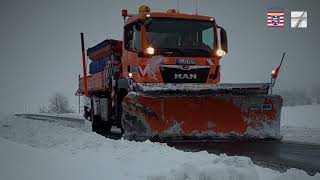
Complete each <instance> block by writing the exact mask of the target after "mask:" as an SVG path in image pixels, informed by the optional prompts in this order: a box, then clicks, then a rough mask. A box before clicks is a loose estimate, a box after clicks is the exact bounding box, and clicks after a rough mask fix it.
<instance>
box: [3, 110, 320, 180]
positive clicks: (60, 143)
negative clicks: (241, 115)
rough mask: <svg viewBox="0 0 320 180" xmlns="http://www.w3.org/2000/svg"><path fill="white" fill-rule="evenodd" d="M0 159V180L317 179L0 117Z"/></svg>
mask: <svg viewBox="0 0 320 180" xmlns="http://www.w3.org/2000/svg"><path fill="white" fill-rule="evenodd" d="M0 159H1V161H0V177H1V178H0V179H17V180H18V179H19V180H21V179H33V180H37V179H41V180H43V179H148V180H152V179H157V180H161V179H164V180H169V179H177V180H180V179H181V180H182V179H183V180H185V179H190V180H191V179H224V180H227V179H233V180H236V179H243V180H250V179H255V180H256V179H288V180H289V179H290V180H291V179H320V174H319V173H318V174H316V175H315V176H309V175H307V174H306V173H305V172H304V171H301V170H297V169H290V170H288V171H287V172H285V173H280V172H277V171H274V170H271V169H266V168H262V167H259V166H256V165H254V164H253V163H252V161H251V159H250V158H248V157H241V156H227V155H224V154H221V155H214V154H209V153H207V152H197V153H192V152H183V151H179V150H176V149H175V148H172V147H169V146H167V145H164V144H159V143H151V142H130V141H126V140H112V139H106V138H104V137H102V136H100V135H97V134H95V133H88V132H84V131H83V130H81V129H78V128H70V127H65V126H62V125H61V124H57V123H54V122H46V121H33V120H28V119H25V118H22V117H16V116H13V115H0Z"/></svg>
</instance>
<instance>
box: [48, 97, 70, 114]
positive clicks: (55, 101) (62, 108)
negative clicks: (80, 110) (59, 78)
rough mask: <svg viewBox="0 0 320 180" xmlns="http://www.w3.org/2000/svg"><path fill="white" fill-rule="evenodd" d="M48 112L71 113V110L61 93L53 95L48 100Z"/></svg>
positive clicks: (66, 99)
mask: <svg viewBox="0 0 320 180" xmlns="http://www.w3.org/2000/svg"><path fill="white" fill-rule="evenodd" d="M48 108H49V112H51V113H57V114H62V113H71V112H73V110H72V108H71V107H70V105H69V101H68V98H67V97H66V96H64V95H63V94H61V93H54V94H53V96H52V97H51V98H50V99H49V107H48Z"/></svg>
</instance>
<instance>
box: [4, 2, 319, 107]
mask: <svg viewBox="0 0 320 180" xmlns="http://www.w3.org/2000/svg"><path fill="white" fill-rule="evenodd" d="M143 2H145V1H143V0H118V1H115V0H113V1H111V0H91V1H87V0H55V1H53V0H52V1H49V0H29V1H22V0H20V1H18V0H2V1H1V6H0V23H1V26H0V32H1V33H0V52H1V56H0V61H1V65H0V83H1V84H0V86H1V89H0V96H1V98H0V111H10V112H23V111H24V110H25V107H27V111H29V112H33V111H37V110H38V109H39V107H40V105H46V104H47V101H48V99H49V97H50V95H52V93H53V92H56V91H59V92H63V93H64V94H65V95H67V96H68V97H69V100H70V101H71V103H72V105H73V106H74V107H76V106H77V97H75V96H74V92H75V91H76V89H77V85H78V82H77V78H78V74H79V73H81V56H80V55H81V54H80V40H79V37H80V35H79V33H80V32H84V33H85V38H86V46H87V47H90V46H92V45H94V44H95V43H98V42H100V41H102V40H104V39H105V38H117V39H121V38H122V37H121V36H122V24H123V20H122V17H121V9H123V8H127V9H129V11H130V12H136V10H137V8H138V6H139V4H141V3H143ZM146 2H147V4H148V5H149V6H150V7H151V10H153V11H164V10H166V9H169V8H176V5H177V1H175V0H172V1H170V0H149V1H146ZM272 6H277V7H281V8H284V12H285V28H283V29H268V28H267V27H266V13H267V11H268V8H270V7H272ZM319 7H320V6H319V2H318V1H317V0H314V1H311V0H305V1H299V0H290V1H289V0H279V1H267V0H265V1H258V0H257V1H254V0H233V1H231V0H219V1H218V0H212V1H210V0H198V13H199V14H203V15H209V16H214V17H215V18H216V20H217V23H218V24H219V25H221V26H223V27H224V28H225V29H226V30H227V33H228V38H229V47H230V53H229V54H228V55H227V56H225V58H224V59H223V60H222V80H223V82H264V81H269V77H270V76H269V74H270V71H271V70H272V69H273V68H274V67H276V66H277V65H278V63H279V61H280V58H281V55H282V52H283V51H286V52H287V57H286V59H285V62H284V65H283V69H282V71H281V72H280V73H281V74H280V76H279V79H278V82H277V83H278V84H277V88H281V89H293V88H297V89H299V88H303V87H306V88H309V89H308V90H310V86H312V85H314V84H319V83H320V80H319V78H318V77H319V75H318V68H319V67H320V61H319V58H318V52H317V51H318V47H319V46H318V43H319V40H320V38H319V35H318V33H319V32H320V29H319V28H320V24H319V22H320V21H319V18H320V16H319ZM291 10H306V11H307V12H308V28H307V29H290V11H291ZM180 11H181V12H189V13H194V12H195V11H194V0H180Z"/></svg>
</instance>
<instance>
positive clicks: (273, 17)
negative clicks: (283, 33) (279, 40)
mask: <svg viewBox="0 0 320 180" xmlns="http://www.w3.org/2000/svg"><path fill="white" fill-rule="evenodd" d="M267 24H268V27H270V28H282V27H284V13H283V12H268V21H267Z"/></svg>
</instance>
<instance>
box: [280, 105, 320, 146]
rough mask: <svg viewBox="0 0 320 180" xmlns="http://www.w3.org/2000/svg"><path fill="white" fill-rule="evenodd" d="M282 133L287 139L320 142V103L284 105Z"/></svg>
mask: <svg viewBox="0 0 320 180" xmlns="http://www.w3.org/2000/svg"><path fill="white" fill-rule="evenodd" d="M281 134H282V136H283V139H284V140H286V141H299V142H309V143H320V105H305V106H292V107H283V109H282V113H281Z"/></svg>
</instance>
